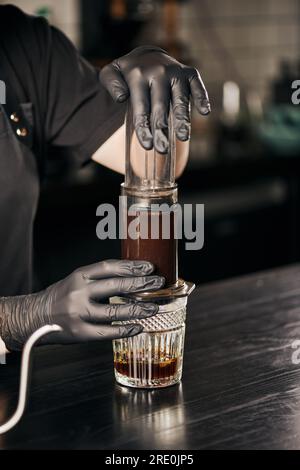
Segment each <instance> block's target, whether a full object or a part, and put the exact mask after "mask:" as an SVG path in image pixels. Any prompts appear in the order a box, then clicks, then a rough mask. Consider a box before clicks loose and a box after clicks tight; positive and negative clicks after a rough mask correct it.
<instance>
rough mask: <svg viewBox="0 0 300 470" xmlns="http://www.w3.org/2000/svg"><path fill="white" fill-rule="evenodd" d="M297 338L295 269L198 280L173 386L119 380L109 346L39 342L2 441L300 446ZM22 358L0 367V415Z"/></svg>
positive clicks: (299, 317) (5, 412) (2, 444)
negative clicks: (24, 403) (22, 399)
mask: <svg viewBox="0 0 300 470" xmlns="http://www.w3.org/2000/svg"><path fill="white" fill-rule="evenodd" d="M297 339H299V340H300V266H291V267H287V268H284V269H278V270H274V271H271V272H267V273H259V274H254V275H251V276H246V277H241V278H238V279H234V280H229V281H226V282H219V283H215V284H210V285H205V286H201V287H198V289H197V290H196V291H195V292H194V293H193V294H192V296H191V297H190V301H189V309H188V321H187V336H186V352H185V366H184V377H183V381H182V384H181V385H180V386H174V387H171V388H168V389H164V390H158V391H141V390H132V389H127V388H123V387H119V386H118V385H116V384H115V383H114V378H113V370H112V353H111V346H110V344H109V343H106V344H104V343H102V344H88V345H81V346H68V347H58V346H56V347H47V348H45V347H44V348H38V349H36V351H35V354H34V361H33V375H32V381H31V387H30V396H29V403H28V407H27V410H26V412H25V415H24V417H23V419H22V421H21V422H20V423H19V425H18V426H17V427H16V428H15V429H14V430H12V431H11V432H9V433H7V434H6V435H5V436H2V437H1V436H0V449H12V448H22V449H24V448H26V449H32V448H33V449H38V448H51V449H54V448H67V449H68V448H71V449H75V448H82V449H83V448H84V449H86V448H88V449H151V450H153V449H203V448H205V449H297V448H300V364H299V365H297V364H293V362H292V353H293V352H294V350H293V349H292V347H291V345H292V343H293V341H294V340H297ZM299 356H300V355H299ZM19 360H20V357H19V355H15V354H13V355H10V356H9V358H8V364H7V365H5V366H3V365H2V366H0V422H3V420H4V419H5V418H7V417H8V416H9V415H10V413H11V411H12V410H13V408H14V406H15V401H16V395H17V386H18V371H19Z"/></svg>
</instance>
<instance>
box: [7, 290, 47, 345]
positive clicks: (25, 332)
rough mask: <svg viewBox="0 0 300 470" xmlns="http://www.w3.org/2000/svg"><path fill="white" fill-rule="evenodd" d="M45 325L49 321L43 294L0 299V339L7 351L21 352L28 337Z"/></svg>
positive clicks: (45, 298)
mask: <svg viewBox="0 0 300 470" xmlns="http://www.w3.org/2000/svg"><path fill="white" fill-rule="evenodd" d="M46 323H51V319H50V318H49V317H48V315H47V295H45V293H43V294H42V293H37V294H30V295H22V296H17V297H0V337H1V338H2V340H3V341H4V343H5V345H6V348H7V349H9V350H11V351H19V350H21V349H22V347H23V345H24V343H25V342H26V340H27V339H28V337H29V336H30V335H31V334H32V333H33V332H34V331H35V330H37V329H38V328H40V327H41V326H43V325H45V324H46Z"/></svg>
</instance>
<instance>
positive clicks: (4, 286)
mask: <svg viewBox="0 0 300 470" xmlns="http://www.w3.org/2000/svg"><path fill="white" fill-rule="evenodd" d="M6 100H7V103H6V104H3V105H1V106H0V296H12V295H20V294H28V293H30V292H31V291H32V262H33V252H32V251H33V224H34V218H35V214H36V209H37V203H38V197H39V174H38V168H37V162H36V158H35V156H34V154H33V152H32V135H33V127H34V122H33V113H32V105H31V103H20V104H19V103H18V102H17V100H16V99H15V97H13V98H12V97H11V96H9V97H8V96H7V97H6Z"/></svg>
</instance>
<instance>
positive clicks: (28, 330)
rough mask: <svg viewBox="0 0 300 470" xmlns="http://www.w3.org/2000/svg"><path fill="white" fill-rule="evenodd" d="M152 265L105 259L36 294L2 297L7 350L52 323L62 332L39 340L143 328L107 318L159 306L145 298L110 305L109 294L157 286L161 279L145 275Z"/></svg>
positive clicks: (0, 326) (145, 313)
mask: <svg viewBox="0 0 300 470" xmlns="http://www.w3.org/2000/svg"><path fill="white" fill-rule="evenodd" d="M153 269H154V268H153V265H152V264H151V263H149V262H147V261H128V260H124V261H119V260H109V261H103V262H100V263H96V264H92V265H90V266H86V267H82V268H79V269H77V270H76V271H74V272H73V273H72V274H70V275H69V276H68V277H66V278H65V279H63V280H62V281H59V282H57V283H56V284H53V285H52V286H50V287H48V288H47V289H46V290H44V291H41V292H38V293H36V294H30V295H24V296H18V297H2V298H0V336H1V338H2V339H3V341H4V342H5V344H6V347H7V348H8V349H10V350H20V349H22V347H23V345H24V343H25V342H26V340H27V339H28V337H29V336H30V335H31V334H32V333H33V332H34V331H35V330H37V329H38V328H40V327H41V326H43V325H45V324H53V323H55V324H57V325H59V326H61V327H62V328H63V331H62V332H58V333H53V334H51V335H49V337H46V338H45V340H42V341H43V344H46V342H47V344H50V343H60V344H62V343H76V342H83V341H95V340H97V341H98V340H103V339H116V338H122V337H126V336H134V335H136V334H138V333H140V332H141V331H142V329H143V328H142V326H140V325H137V324H126V325H118V326H117V325H114V326H112V325H111V322H112V321H115V320H119V321H123V320H130V319H138V318H148V317H150V316H152V315H155V313H157V311H158V306H157V305H155V304H151V303H143V302H140V303H128V304H124V305H121V304H120V305H119V304H109V303H107V299H108V298H109V297H113V296H115V295H126V294H128V293H133V292H137V291H145V290H147V291H149V290H156V289H159V288H161V287H162V286H163V284H164V278H163V277H161V276H149V274H151V273H152V271H153Z"/></svg>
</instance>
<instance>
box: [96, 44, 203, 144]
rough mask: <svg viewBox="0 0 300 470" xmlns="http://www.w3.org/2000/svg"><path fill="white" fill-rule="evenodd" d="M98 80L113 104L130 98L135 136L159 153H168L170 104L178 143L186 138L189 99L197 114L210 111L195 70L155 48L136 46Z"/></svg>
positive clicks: (187, 133)
mask: <svg viewBox="0 0 300 470" xmlns="http://www.w3.org/2000/svg"><path fill="white" fill-rule="evenodd" d="M100 78H101V82H102V84H103V85H104V86H105V87H106V88H107V90H108V91H109V93H110V94H111V96H112V97H113V99H114V100H115V101H117V102H120V103H121V102H123V101H125V100H127V98H128V97H129V96H130V98H131V103H132V108H133V115H134V126H135V130H136V134H137V137H138V139H139V142H140V144H141V145H142V146H143V147H144V148H145V149H146V150H150V149H152V148H153V145H154V147H155V149H156V150H157V151H158V152H160V153H166V152H167V151H168V139H167V132H166V130H167V127H168V114H169V107H170V102H171V101H172V108H173V116H174V127H175V132H176V136H177V138H178V139H179V140H181V141H186V140H188V139H189V137H190V127H191V118H190V96H192V98H193V101H194V103H195V106H196V108H197V110H198V111H199V113H201V114H203V115H206V114H208V113H209V112H210V104H209V100H208V95H207V91H206V89H205V86H204V84H203V82H202V79H201V77H200V74H199V72H198V70H197V69H195V68H193V67H188V66H186V65H184V64H181V63H180V62H178V61H177V60H176V59H173V57H170V56H169V55H168V54H167V52H166V51H164V50H163V49H160V48H159V47H154V46H142V47H137V48H136V49H134V50H133V51H132V52H130V53H129V54H127V55H125V56H123V57H121V58H120V59H117V60H115V61H113V62H112V63H111V64H109V65H106V66H105V67H104V68H103V70H102V71H101V73H100ZM150 114H151V119H150Z"/></svg>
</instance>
